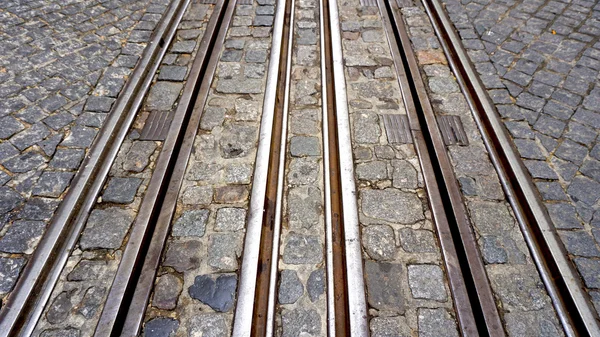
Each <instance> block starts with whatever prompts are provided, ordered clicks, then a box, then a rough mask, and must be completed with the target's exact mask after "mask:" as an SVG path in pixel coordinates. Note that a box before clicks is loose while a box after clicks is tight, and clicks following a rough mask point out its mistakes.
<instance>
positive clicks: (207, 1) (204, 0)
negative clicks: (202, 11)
mask: <svg viewBox="0 0 600 337" xmlns="http://www.w3.org/2000/svg"><path fill="white" fill-rule="evenodd" d="M200 3H201V4H205V5H214V4H216V3H217V0H200Z"/></svg>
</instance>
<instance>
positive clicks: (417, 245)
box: [398, 228, 438, 253]
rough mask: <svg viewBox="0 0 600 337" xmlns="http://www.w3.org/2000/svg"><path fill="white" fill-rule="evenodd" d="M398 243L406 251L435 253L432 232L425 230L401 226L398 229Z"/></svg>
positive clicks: (435, 247) (435, 248) (435, 246)
mask: <svg viewBox="0 0 600 337" xmlns="http://www.w3.org/2000/svg"><path fill="white" fill-rule="evenodd" d="M398 235H399V236H400V245H401V246H402V249H404V250H405V251H406V252H408V253H437V252H438V250H437V244H436V241H435V237H434V236H433V233H432V232H430V231H427V230H415V229H410V228H402V229H400V230H399V231H398Z"/></svg>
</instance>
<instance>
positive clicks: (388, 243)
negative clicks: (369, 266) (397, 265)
mask: <svg viewBox="0 0 600 337" xmlns="http://www.w3.org/2000/svg"><path fill="white" fill-rule="evenodd" d="M362 242H363V247H365V250H366V252H367V254H369V256H370V257H371V258H372V259H374V260H378V261H386V260H392V259H393V258H394V256H395V253H396V242H395V240H394V230H393V229H392V227H390V226H387V225H372V226H366V227H363V230H362Z"/></svg>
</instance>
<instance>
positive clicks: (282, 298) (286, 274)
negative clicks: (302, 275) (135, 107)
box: [277, 269, 304, 304]
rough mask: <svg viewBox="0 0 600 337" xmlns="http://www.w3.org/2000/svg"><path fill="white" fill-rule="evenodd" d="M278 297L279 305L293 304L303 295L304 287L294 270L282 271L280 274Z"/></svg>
mask: <svg viewBox="0 0 600 337" xmlns="http://www.w3.org/2000/svg"><path fill="white" fill-rule="evenodd" d="M280 277H281V281H280V283H279V295H278V297H277V299H278V300H279V303H281V304H294V303H296V301H297V300H298V299H299V298H300V296H302V294H304V286H303V285H302V282H301V281H300V279H299V278H298V274H297V273H296V271H295V270H290V269H284V270H282V271H281V274H280Z"/></svg>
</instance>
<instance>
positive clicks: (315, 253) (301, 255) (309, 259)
mask: <svg viewBox="0 0 600 337" xmlns="http://www.w3.org/2000/svg"><path fill="white" fill-rule="evenodd" d="M321 261H323V244H322V243H321V242H320V240H319V237H318V236H316V235H303V234H300V233H295V232H290V233H289V234H288V237H287V242H286V243H285V248H284V249H283V262H285V263H287V264H295V265H298V264H318V263H320V262H321Z"/></svg>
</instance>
